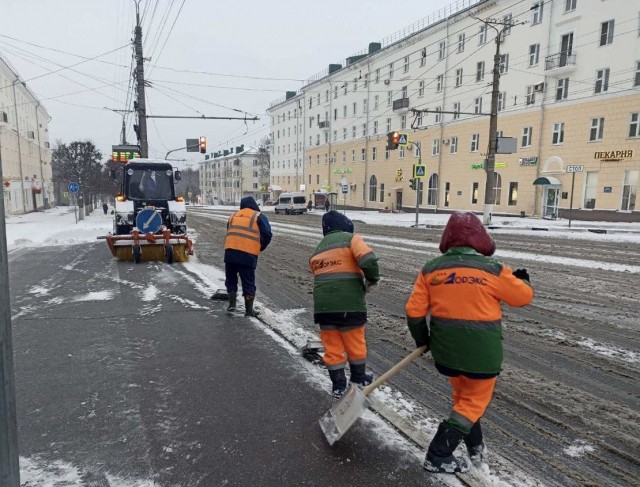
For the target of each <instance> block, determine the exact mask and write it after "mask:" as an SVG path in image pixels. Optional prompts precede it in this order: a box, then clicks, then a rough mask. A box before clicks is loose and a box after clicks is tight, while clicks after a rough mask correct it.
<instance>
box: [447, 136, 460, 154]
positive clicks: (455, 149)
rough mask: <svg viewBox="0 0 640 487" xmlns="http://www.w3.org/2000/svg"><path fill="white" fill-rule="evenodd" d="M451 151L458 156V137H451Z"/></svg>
mask: <svg viewBox="0 0 640 487" xmlns="http://www.w3.org/2000/svg"><path fill="white" fill-rule="evenodd" d="M449 151H450V152H451V153H452V154H457V153H458V137H451V142H450V145H449Z"/></svg>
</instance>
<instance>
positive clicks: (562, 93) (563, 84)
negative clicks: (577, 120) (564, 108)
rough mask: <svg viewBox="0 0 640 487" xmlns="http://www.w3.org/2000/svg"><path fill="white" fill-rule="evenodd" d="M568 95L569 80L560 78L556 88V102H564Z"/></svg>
mask: <svg viewBox="0 0 640 487" xmlns="http://www.w3.org/2000/svg"><path fill="white" fill-rule="evenodd" d="M568 94H569V78H562V79H559V80H558V84H557V86H556V101H560V100H566V99H567V95H568Z"/></svg>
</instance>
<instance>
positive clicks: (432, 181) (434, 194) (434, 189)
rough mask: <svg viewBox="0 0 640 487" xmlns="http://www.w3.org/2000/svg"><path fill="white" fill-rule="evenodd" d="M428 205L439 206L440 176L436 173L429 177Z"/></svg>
mask: <svg viewBox="0 0 640 487" xmlns="http://www.w3.org/2000/svg"><path fill="white" fill-rule="evenodd" d="M427 205H430V206H438V175H437V174H436V173H433V174H432V175H431V176H429V186H427Z"/></svg>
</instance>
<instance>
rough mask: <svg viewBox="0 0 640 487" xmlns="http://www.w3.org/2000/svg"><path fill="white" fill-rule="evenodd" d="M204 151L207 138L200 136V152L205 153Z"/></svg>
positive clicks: (205, 150)
mask: <svg viewBox="0 0 640 487" xmlns="http://www.w3.org/2000/svg"><path fill="white" fill-rule="evenodd" d="M206 152H207V138H206V137H200V153H201V154H206Z"/></svg>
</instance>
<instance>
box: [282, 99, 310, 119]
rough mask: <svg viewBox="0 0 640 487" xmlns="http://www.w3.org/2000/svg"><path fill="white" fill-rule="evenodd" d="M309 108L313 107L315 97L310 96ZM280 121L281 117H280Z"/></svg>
mask: <svg viewBox="0 0 640 487" xmlns="http://www.w3.org/2000/svg"><path fill="white" fill-rule="evenodd" d="M309 108H313V98H311V97H309ZM278 121H279V119H278Z"/></svg>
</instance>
